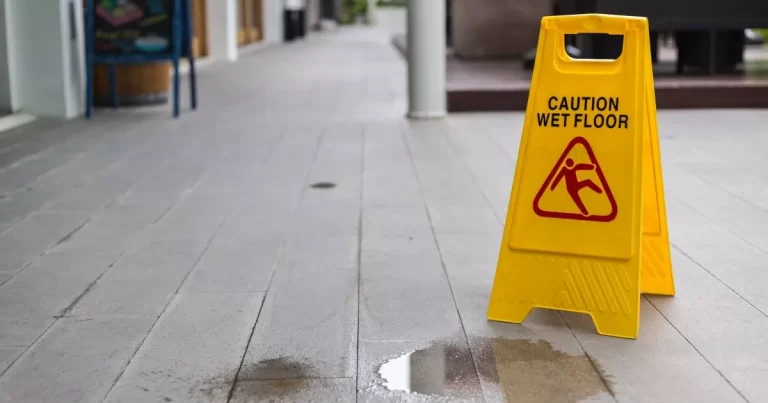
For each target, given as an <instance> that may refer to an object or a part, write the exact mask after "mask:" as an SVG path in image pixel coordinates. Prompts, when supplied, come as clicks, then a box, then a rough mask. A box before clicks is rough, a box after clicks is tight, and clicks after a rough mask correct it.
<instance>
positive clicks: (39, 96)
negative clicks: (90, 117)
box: [5, 0, 85, 118]
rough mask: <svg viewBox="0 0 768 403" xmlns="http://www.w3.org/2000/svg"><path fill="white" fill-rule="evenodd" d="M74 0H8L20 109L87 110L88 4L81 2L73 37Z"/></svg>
mask: <svg viewBox="0 0 768 403" xmlns="http://www.w3.org/2000/svg"><path fill="white" fill-rule="evenodd" d="M57 3H58V4H57ZM69 3H70V0H6V4H5V5H6V10H5V11H6V25H7V28H8V29H7V32H8V45H9V53H8V55H9V59H10V63H9V67H10V72H11V74H10V77H11V87H12V96H13V104H14V109H17V110H21V111H24V112H27V113H30V114H34V115H47V116H55V117H62V118H73V117H76V116H79V115H80V114H81V113H82V111H83V104H84V103H83V93H84V88H83V87H84V86H83V83H84V81H85V80H84V79H83V74H84V53H83V40H82V38H83V21H82V10H81V8H82V6H81V5H80V3H79V2H77V3H75V5H76V7H74V10H75V16H74V17H75V26H76V37H75V38H74V39H73V38H72V37H71V35H72V32H71V28H70V26H71V23H70V11H69ZM56 5H58V7H56Z"/></svg>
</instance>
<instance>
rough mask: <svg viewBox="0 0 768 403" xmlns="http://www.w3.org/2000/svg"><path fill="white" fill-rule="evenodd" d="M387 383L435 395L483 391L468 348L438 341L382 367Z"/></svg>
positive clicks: (384, 379) (382, 377)
mask: <svg viewBox="0 0 768 403" xmlns="http://www.w3.org/2000/svg"><path fill="white" fill-rule="evenodd" d="M379 375H380V376H381V379H382V380H383V381H384V386H385V387H386V388H387V389H389V390H391V391H404V392H408V393H419V394H423V395H432V396H472V395H477V394H480V393H481V392H480V380H479V379H478V377H477V373H476V372H475V369H474V364H473V362H472V357H471V355H470V354H469V351H467V349H466V348H463V349H462V348H457V347H456V346H452V345H447V344H434V345H432V346H431V347H429V348H425V349H421V350H416V351H412V352H409V353H406V354H404V355H401V356H400V357H397V358H395V359H392V360H389V361H387V362H386V363H384V364H383V365H382V366H381V367H380V368H379Z"/></svg>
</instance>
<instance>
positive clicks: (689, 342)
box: [642, 295, 749, 402]
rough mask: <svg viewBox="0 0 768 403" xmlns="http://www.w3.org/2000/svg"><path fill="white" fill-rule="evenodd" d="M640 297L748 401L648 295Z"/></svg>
mask: <svg viewBox="0 0 768 403" xmlns="http://www.w3.org/2000/svg"><path fill="white" fill-rule="evenodd" d="M642 297H643V298H644V299H645V300H646V301H647V302H648V303H649V304H650V305H651V306H652V307H653V309H654V310H655V311H656V312H658V313H659V315H661V317H662V318H664V320H665V321H666V322H667V323H669V325H670V326H672V328H673V329H675V331H676V332H677V334H679V335H680V337H682V338H683V340H685V341H686V343H688V345H690V346H691V348H693V350H694V351H696V353H697V354H698V355H699V356H700V357H701V358H702V359H703V360H704V361H705V362H706V363H707V364H708V365H709V366H710V367H711V368H712V369H714V370H715V371H716V372H717V373H718V375H720V377H721V378H722V379H723V380H724V381H725V382H726V383H728V385H729V386H730V387H731V388H732V389H733V391H734V392H736V393H737V394H738V395H739V397H741V399H742V400H744V401H745V402H749V399H747V397H746V396H744V394H743V393H741V391H740V390H739V389H738V388H737V387H736V385H734V384H733V382H731V380H730V379H728V377H726V376H725V374H723V372H722V371H720V369H719V368H717V367H716V366H715V364H714V363H712V361H710V360H709V358H707V356H706V355H704V353H702V352H701V350H699V349H698V347H696V345H694V344H693V342H691V340H690V339H688V337H687V336H686V335H685V334H683V332H682V331H681V330H680V329H678V327H677V326H675V324H674V323H672V321H671V320H670V319H669V318H667V316H666V315H664V313H663V312H662V311H661V310H660V309H659V308H658V307H657V306H656V305H655V304H654V303H653V301H651V300H650V299H649V298H648V296H646V295H643V296H642Z"/></svg>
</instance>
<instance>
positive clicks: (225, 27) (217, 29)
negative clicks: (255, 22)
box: [205, 0, 238, 62]
mask: <svg viewBox="0 0 768 403" xmlns="http://www.w3.org/2000/svg"><path fill="white" fill-rule="evenodd" d="M205 3H206V7H207V8H208V10H207V11H208V13H207V14H208V21H207V25H208V48H209V52H210V54H211V56H212V57H213V58H214V59H218V60H227V61H230V62H234V61H236V60H237V56H238V49H237V29H238V23H237V21H238V10H237V0H209V1H206V2H205Z"/></svg>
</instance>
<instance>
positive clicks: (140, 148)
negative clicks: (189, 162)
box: [0, 135, 181, 235]
mask: <svg viewBox="0 0 768 403" xmlns="http://www.w3.org/2000/svg"><path fill="white" fill-rule="evenodd" d="M179 137H180V135H179ZM157 140H158V141H161V142H162V141H168V139H167V138H162V139H157ZM151 144H153V139H152V138H149V139H147V140H146V141H144V142H142V143H141V144H140V145H139V146H138V147H137V148H134V149H132V150H131V152H129V153H127V154H126V155H124V156H122V157H121V158H119V159H118V160H117V161H115V162H114V163H113V164H110V165H109V167H108V168H106V169H105V170H103V171H102V172H99V173H97V174H95V175H93V176H91V177H89V178H88V179H87V180H86V181H84V182H81V183H80V184H79V185H78V186H76V187H74V188H72V189H70V190H68V191H66V192H64V193H62V194H60V195H58V196H57V197H55V198H54V199H51V200H49V201H48V202H46V203H45V204H43V206H41V207H40V208H39V209H38V210H37V211H33V212H31V213H29V214H27V215H25V216H24V217H22V218H19V219H18V220H16V221H14V222H13V223H12V224H11V225H10V226H8V227H7V228H5V229H3V230H2V231H0V235H2V234H4V233H6V232H8V231H10V230H11V229H12V228H15V227H16V226H18V225H20V224H22V223H23V222H24V221H26V220H27V219H28V218H29V217H31V216H33V215H35V214H41V213H45V212H46V209H47V208H49V207H51V206H52V205H54V204H55V203H56V202H58V201H59V200H61V199H62V198H64V197H66V196H68V195H70V194H72V193H73V192H75V191H76V190H77V189H78V188H80V187H82V186H87V184H88V183H92V182H93V181H95V180H98V179H99V178H103V177H106V176H108V175H109V174H110V173H113V172H114V171H115V170H116V169H118V168H119V167H120V166H121V165H122V164H123V163H125V161H126V160H128V159H130V158H134V157H135V156H136V155H138V154H141V152H143V151H146V150H147V149H150V146H151ZM180 152H181V150H179V153H180ZM177 154H178V153H177ZM166 166H167V165H163V167H161V168H158V169H157V170H155V171H159V170H160V169H163V168H164V167H166ZM150 171H152V170H150ZM144 179H145V178H142V179H138V180H136V181H135V182H133V185H132V186H130V187H129V188H128V190H130V189H131V188H133V187H135V185H136V184H138V183H140V182H141V181H143V180H144ZM123 194H125V192H124V193H123ZM109 205H110V203H108V204H106V205H105V206H102V208H100V209H98V210H97V211H96V212H94V213H93V215H95V214H97V213H98V212H100V211H101V210H103V208H104V207H106V206H109Z"/></svg>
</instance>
